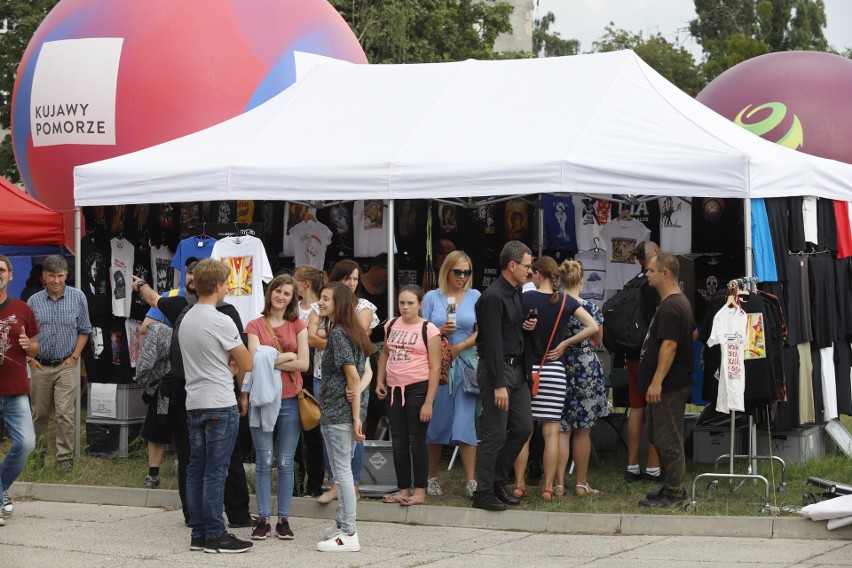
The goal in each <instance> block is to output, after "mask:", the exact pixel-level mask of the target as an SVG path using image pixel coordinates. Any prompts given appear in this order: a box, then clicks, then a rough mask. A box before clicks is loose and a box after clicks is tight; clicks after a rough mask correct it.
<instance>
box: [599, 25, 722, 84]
mask: <svg viewBox="0 0 852 568" xmlns="http://www.w3.org/2000/svg"><path fill="white" fill-rule="evenodd" d="M613 26H614V24H613V23H612V22H610V23H609V25H608V26H607V27H606V28H604V31H605V32H606V33H604V35H603V36H601V37H600V38H598V39H597V40H595V41H594V42H593V43H592V52H603V51H618V50H621V49H632V50H633V51H634V52H635V53H636V55H638V56H639V57H641V58H642V60H643V61H644V62H645V63H647V64H648V65H650V66H651V67H652V68H653V69H654V70H655V71H656V72H657V73H659V74H660V75H662V76H663V77H665V78H666V79H668V80H669V81H670V82H671V83H673V84H674V85H676V86H677V87H679V88H680V89H681V90H682V91H684V92H686V93H687V94H689V95H690V96H693V97H694V96H695V95H697V94H698V93H699V92H700V91H701V89H702V88H704V85H705V82H704V77H703V75H702V74H701V72H700V70H699V69H698V66H697V65H696V63H695V58H693V57H692V54H691V53H689V51H687V50H686V49H685V48H684V47H682V46H679V45H677V44H673V43H670V42H669V41H668V40H666V38H664V37H663V36H662V35H661V34H659V33H657V34H654V35H651V36H650V37H648V39H645V38H644V37H643V36H642V33H641V32H640V33H638V34H637V33H632V32H628V31H627V30H624V29H616V28H614V27H613Z"/></svg>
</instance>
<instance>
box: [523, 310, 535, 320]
mask: <svg viewBox="0 0 852 568" xmlns="http://www.w3.org/2000/svg"><path fill="white" fill-rule="evenodd" d="M526 319H528V320H534V319H538V308H531V309H530V311H529V312H527V317H526Z"/></svg>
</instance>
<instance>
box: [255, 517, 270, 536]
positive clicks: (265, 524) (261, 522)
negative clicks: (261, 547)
mask: <svg viewBox="0 0 852 568" xmlns="http://www.w3.org/2000/svg"><path fill="white" fill-rule="evenodd" d="M270 532H272V527H270V526H269V519H267V518H266V517H261V518H260V519H258V520H257V526H255V527H254V530H253V531H251V539H252V540H266V536H267V535H268V534H269V533H270Z"/></svg>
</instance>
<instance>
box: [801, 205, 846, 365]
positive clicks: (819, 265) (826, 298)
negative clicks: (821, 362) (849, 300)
mask: <svg viewBox="0 0 852 568" xmlns="http://www.w3.org/2000/svg"><path fill="white" fill-rule="evenodd" d="M820 201H822V200H820ZM808 276H809V277H810V288H811V290H810V291H811V324H812V325H813V340H814V342H815V343H816V345H817V347H819V348H820V349H825V348H826V347H831V344H832V343H833V342H834V340H835V339H838V338H839V336H840V335H839V333H838V330H839V325H838V313H837V292H836V289H835V287H834V286H835V278H834V259H833V258H831V257H830V256H828V255H814V256H812V257H810V258H809V259H808ZM846 292H847V293H848V290H847V291H846Z"/></svg>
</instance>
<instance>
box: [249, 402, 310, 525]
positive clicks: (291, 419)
mask: <svg viewBox="0 0 852 568" xmlns="http://www.w3.org/2000/svg"><path fill="white" fill-rule="evenodd" d="M277 425H278V518H279V519H286V518H287V517H289V516H290V503H291V502H292V501H293V482H294V476H293V456H295V454H296V446H297V445H298V443H299V434H300V433H301V431H302V423H301V422H300V421H299V402H298V400H297V399H296V398H285V399H282V400H281V410H280V411H279V413H278V422H277ZM272 434H273V432H264V431H263V429H262V428H259V427H258V428H254V427H252V429H251V439H252V440H253V441H254V450H255V456H256V460H255V464H256V465H255V470H254V486H255V492H256V493H257V512H258V514H259V516H260V517H261V518H266V519H268V518H269V515H270V509H271V508H272V507H271V503H272V479H271V469H272V455H273V450H272Z"/></svg>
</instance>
